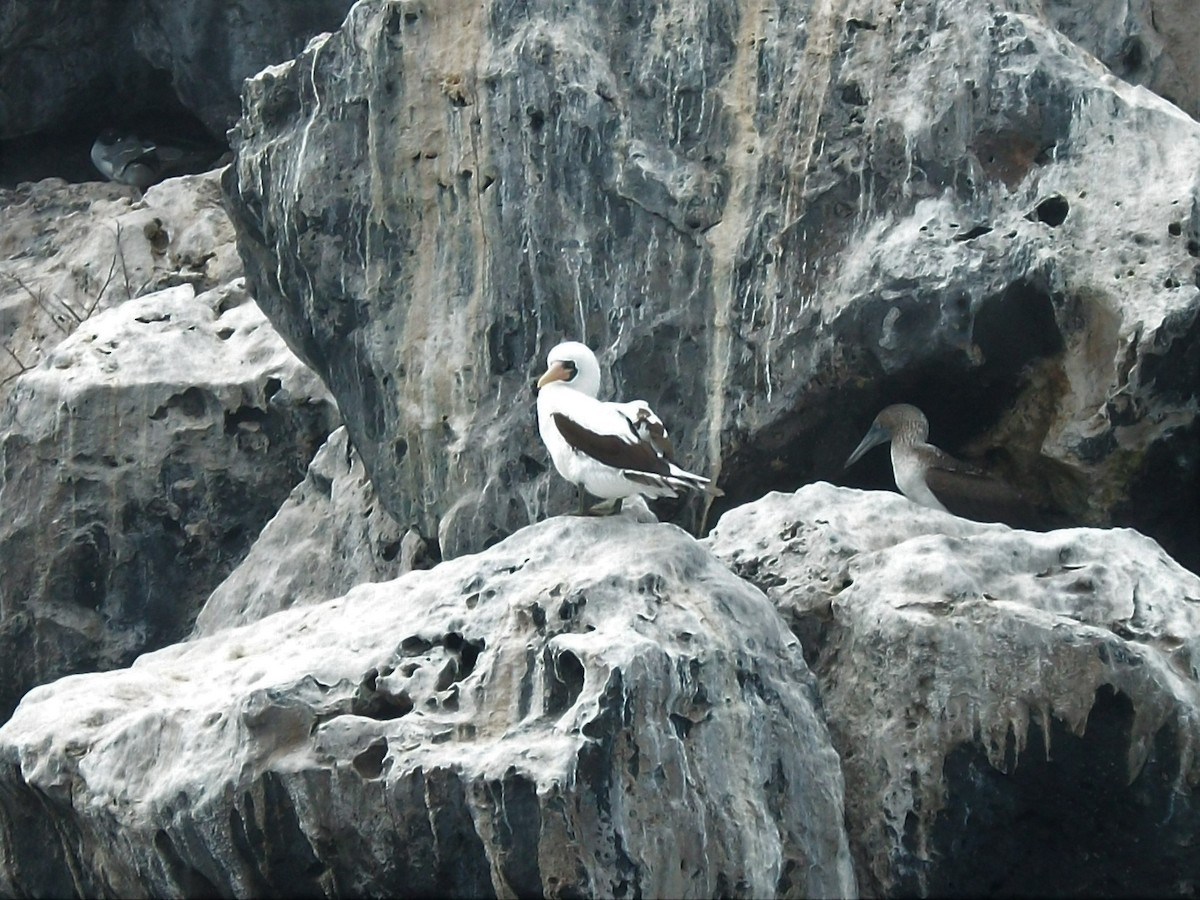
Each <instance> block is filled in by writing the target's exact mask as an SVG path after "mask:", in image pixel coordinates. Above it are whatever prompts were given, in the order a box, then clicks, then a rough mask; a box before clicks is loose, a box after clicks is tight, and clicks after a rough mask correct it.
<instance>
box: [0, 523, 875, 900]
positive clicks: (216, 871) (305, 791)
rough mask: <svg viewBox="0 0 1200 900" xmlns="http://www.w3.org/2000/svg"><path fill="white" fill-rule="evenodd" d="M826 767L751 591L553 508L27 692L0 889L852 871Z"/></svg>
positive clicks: (647, 538) (829, 888)
mask: <svg viewBox="0 0 1200 900" xmlns="http://www.w3.org/2000/svg"><path fill="white" fill-rule="evenodd" d="M842 793H843V785H842V778H841V774H840V769H839V763H838V757H837V755H836V754H835V753H834V752H833V749H832V747H831V745H830V743H829V736H828V733H827V732H826V729H825V726H824V724H823V723H822V721H821V718H820V716H819V714H818V713H817V710H816V706H815V698H814V695H813V693H812V679H811V676H810V675H809V673H808V671H807V669H806V667H805V664H804V661H803V658H802V656H801V654H800V647H799V642H798V641H796V639H795V638H794V637H793V636H792V635H791V634H790V633H789V632H788V631H787V629H786V627H784V624H783V621H782V619H781V617H780V616H779V614H778V613H777V612H776V611H775V610H774V608H773V607H772V606H771V604H770V603H769V602H768V601H767V599H766V598H765V597H764V596H763V594H762V593H761V592H759V591H758V590H757V589H755V588H752V587H750V586H749V585H747V584H746V583H744V582H742V581H740V580H739V579H737V578H735V577H734V576H733V575H731V574H730V573H729V572H728V570H726V569H725V568H724V567H723V566H722V565H721V564H720V563H719V562H717V560H716V559H715V558H714V557H713V556H712V555H711V554H710V553H708V552H707V551H706V550H704V549H703V548H702V547H701V546H700V545H698V544H697V543H696V542H695V541H694V540H693V539H692V538H690V537H689V536H687V535H686V534H684V533H683V532H682V531H680V530H679V529H677V528H673V527H671V526H669V525H658V524H643V523H639V522H636V521H634V520H633V519H631V518H629V517H626V516H618V517H613V518H610V519H605V520H587V519H578V518H574V517H567V518H558V519H553V520H550V521H547V522H543V523H541V524H539V525H536V526H533V527H530V528H528V529H525V530H522V531H521V532H520V533H518V534H516V535H513V536H512V537H511V538H509V539H508V540H506V541H504V542H502V543H500V544H498V545H496V546H494V547H492V548H490V549H489V550H487V551H485V552H483V553H480V554H477V555H472V556H464V557H462V558H459V559H456V560H453V561H449V562H445V563H443V564H441V565H440V566H438V567H437V568H436V569H433V570H429V571H414V572H410V573H408V574H406V575H404V576H402V577H401V578H399V579H397V580H395V581H391V582H385V583H380V584H369V585H362V586H359V587H357V588H355V589H354V590H352V591H351V592H350V593H348V594H347V595H345V596H344V597H340V598H337V599H334V600H330V601H327V602H325V603H321V604H317V605H314V606H307V607H295V608H292V609H289V610H285V611H282V612H278V613H275V614H274V615H270V616H267V617H266V618H263V619H261V620H259V621H257V622H254V623H251V624H248V625H245V626H242V627H237V628H227V629H225V630H222V631H220V632H218V633H215V634H213V635H211V636H209V637H204V638H200V639H197V640H194V641H190V642H187V643H184V644H179V645H175V646H173V647H169V648H166V649H164V650H160V651H157V652H155V653H150V654H147V655H145V656H142V657H141V658H140V659H138V660H137V661H136V662H135V663H134V665H133V666H132V667H130V668H129V669H126V670H122V671H118V672H107V673H100V674H91V675H81V676H74V677H70V678H64V679H62V680H60V681H58V682H56V683H55V684H53V685H47V686H43V687H40V688H37V689H35V690H34V691H32V692H31V693H30V694H29V695H28V696H27V697H26V698H25V699H24V701H23V702H22V704H21V706H20V708H19V709H18V711H17V713H16V715H15V716H14V717H13V718H12V720H10V721H9V722H8V723H7V724H6V725H5V726H4V727H3V728H2V729H0V798H2V802H0V836H2V837H0V891H3V892H4V893H8V894H15V895H28V894H33V895H46V894H54V895H66V894H78V895H84V896H95V895H120V896H131V895H139V896H140V895H158V896H180V895H197V894H204V895H233V896H250V895H254V896H265V895H271V896H274V895H283V896H299V895H327V896H346V895H351V896H432V895H438V896H470V897H483V896H538V895H548V896H562V897H570V896H658V897H684V896H716V895H722V896H737V897H764V896H788V897H802V896H804V897H807V896H828V897H832V896H852V895H854V894H855V893H856V887H855V879H854V875H853V872H852V869H851V865H850V856H849V851H848V848H847V839H846V833H845V829H844V825H843V810H842Z"/></svg>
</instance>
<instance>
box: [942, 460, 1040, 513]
mask: <svg viewBox="0 0 1200 900" xmlns="http://www.w3.org/2000/svg"><path fill="white" fill-rule="evenodd" d="M953 462H955V463H957V462H958V461H957V460H953ZM925 483H926V484H927V485H929V489H930V490H931V491H933V495H934V496H935V497H937V498H938V500H940V501H941V502H942V505H943V506H945V507H946V509H948V510H950V512H952V513H954V514H955V515H956V516H962V517H963V518H964V519H974V520H975V521H976V522H1003V523H1004V524H1005V525H1009V526H1011V527H1013V528H1025V529H1033V530H1036V529H1039V528H1042V527H1044V522H1043V520H1042V516H1041V514H1040V513H1039V512H1038V509H1037V507H1036V506H1034V505H1033V503H1031V502H1030V501H1029V499H1028V498H1027V497H1025V495H1023V494H1022V493H1021V492H1020V491H1018V490H1016V489H1015V488H1014V487H1012V486H1011V485H1009V484H1006V483H1005V482H1003V481H1000V480H999V479H997V478H993V477H991V476H990V475H987V474H986V473H984V472H982V471H981V470H979V469H977V468H975V467H974V466H970V465H967V464H966V463H958V465H957V466H955V467H953V468H945V467H942V466H940V465H939V466H931V467H929V468H928V469H926V471H925Z"/></svg>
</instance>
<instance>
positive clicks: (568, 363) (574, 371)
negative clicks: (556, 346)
mask: <svg viewBox="0 0 1200 900" xmlns="http://www.w3.org/2000/svg"><path fill="white" fill-rule="evenodd" d="M562 367H563V368H564V369H566V370H567V371H568V372H570V373H571V374H570V375H568V376H567V381H570V380H571V379H572V378H574V377H575V375H576V374H577V373H578V370H579V369H578V366H576V365H575V363H573V362H571V360H569V359H568V360H564V361H563V364H562Z"/></svg>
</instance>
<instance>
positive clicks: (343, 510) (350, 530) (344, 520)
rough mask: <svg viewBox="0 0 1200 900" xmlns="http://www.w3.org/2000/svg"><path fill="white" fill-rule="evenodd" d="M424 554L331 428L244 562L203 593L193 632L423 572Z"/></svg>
mask: <svg viewBox="0 0 1200 900" xmlns="http://www.w3.org/2000/svg"><path fill="white" fill-rule="evenodd" d="M430 556H431V554H430V552H429V548H428V547H426V546H425V542H424V541H422V540H421V538H420V537H419V536H418V535H417V534H416V532H412V531H406V530H405V529H404V528H402V527H401V526H400V525H399V524H398V523H397V522H396V521H395V520H394V519H393V518H392V517H391V516H389V515H388V514H387V512H386V511H385V510H384V509H383V507H382V506H381V505H380V504H379V501H378V500H377V498H376V497H375V491H374V488H372V486H371V482H370V481H369V480H368V479H367V476H366V473H365V472H364V471H363V466H362V461H361V460H359V458H358V454H357V453H356V452H355V450H354V448H353V447H351V446H350V444H349V440H348V438H347V435H346V429H345V428H339V429H338V430H337V431H335V432H334V433H333V434H331V435H330V436H329V440H328V441H326V442H325V445H324V446H323V447H321V449H320V450H319V451H317V455H316V456H315V457H314V458H313V461H312V464H311V465H310V466H309V467H308V474H307V475H306V476H305V479H304V481H303V482H301V483H300V484H299V485H297V486H296V488H295V490H293V491H292V493H291V496H289V497H288V499H287V501H286V502H285V503H284V504H283V506H282V507H280V509H279V512H278V513H276V514H275V517H274V518H273V519H271V521H270V522H268V523H267V526H266V527H265V528H264V529H263V531H262V533H261V534H260V535H259V536H258V539H257V540H256V541H255V542H254V546H253V547H252V548H251V549H250V553H249V555H248V556H247V557H246V559H245V561H244V562H243V563H242V564H241V565H239V566H238V567H237V569H235V570H234V571H233V574H231V575H230V576H229V578H227V579H226V580H225V581H223V582H222V583H221V585H220V587H218V588H217V589H216V590H215V591H213V593H212V594H211V595H210V596H209V598H208V600H207V601H206V602H205V604H204V608H203V609H202V610H201V611H200V615H199V616H198V617H197V619H196V634H197V635H201V636H203V635H208V634H215V633H216V632H218V631H220V630H222V629H224V628H229V627H231V626H235V625H244V624H246V623H247V622H254V621H257V620H258V619H261V618H262V617H263V616H266V615H269V614H270V613H273V612H278V611H279V610H281V609H287V608H289V607H291V606H303V605H308V604H312V603H319V602H321V601H324V600H328V599H329V598H330V597H338V596H341V595H342V594H344V593H346V591H348V590H350V588H352V587H354V586H355V585H356V584H361V583H362V582H364V581H388V580H390V579H392V578H395V577H396V576H397V575H400V574H402V573H404V572H407V571H409V570H411V569H413V568H428V565H429V563H430V562H431V558H430ZM434 556H436V554H434Z"/></svg>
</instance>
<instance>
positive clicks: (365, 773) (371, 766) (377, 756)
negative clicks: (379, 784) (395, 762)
mask: <svg viewBox="0 0 1200 900" xmlns="http://www.w3.org/2000/svg"><path fill="white" fill-rule="evenodd" d="M387 749H388V747H387V741H386V740H382V739H381V740H378V741H374V742H372V744H371V746H369V747H367V749H366V750H364V751H362V752H361V753H359V754H358V755H357V756H355V757H354V759H353V760H352V761H351V765H352V766H354V771H355V772H357V773H358V774H359V775H361V776H362V777H363V778H366V779H368V780H369V779H374V778H378V777H379V776H380V775H382V774H383V761H384V759H385V758H386V757H387Z"/></svg>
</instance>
